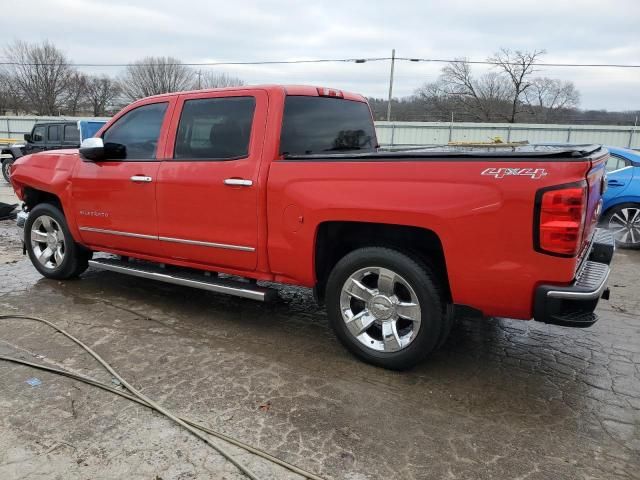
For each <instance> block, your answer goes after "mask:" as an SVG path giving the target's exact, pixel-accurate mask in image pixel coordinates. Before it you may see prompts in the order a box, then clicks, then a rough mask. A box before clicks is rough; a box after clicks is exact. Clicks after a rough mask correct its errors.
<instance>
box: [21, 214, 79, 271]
mask: <svg viewBox="0 0 640 480" xmlns="http://www.w3.org/2000/svg"><path fill="white" fill-rule="evenodd" d="M24 241H25V244H26V246H27V252H28V253H29V258H30V259H31V263H33V266H34V267H36V270H38V271H39V272H40V273H41V274H42V275H43V276H45V277H47V278H53V279H56V280H65V279H67V278H72V277H77V276H78V275H80V274H81V273H82V272H84V271H85V270H86V269H87V267H88V266H89V263H88V262H89V259H90V258H91V252H90V251H88V250H86V249H84V248H83V247H82V246H80V245H78V244H77V243H76V242H75V240H74V239H73V237H72V236H71V233H70V232H69V228H68V227H67V222H66V220H65V218H64V214H63V213H62V212H61V211H60V209H59V208H57V207H56V206H54V205H51V204H49V203H41V204H39V205H36V206H35V207H34V208H33V209H32V210H31V212H29V217H28V218H27V221H26V223H25V226H24Z"/></svg>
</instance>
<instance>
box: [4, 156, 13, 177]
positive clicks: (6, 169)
mask: <svg viewBox="0 0 640 480" xmlns="http://www.w3.org/2000/svg"><path fill="white" fill-rule="evenodd" d="M11 164H13V158H5V159H4V160H3V161H2V176H3V177H4V179H5V180H6V181H7V182H8V181H9V168H10V167H11Z"/></svg>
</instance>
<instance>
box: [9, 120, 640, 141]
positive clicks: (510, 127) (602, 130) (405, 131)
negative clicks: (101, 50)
mask: <svg viewBox="0 0 640 480" xmlns="http://www.w3.org/2000/svg"><path fill="white" fill-rule="evenodd" d="M89 119H91V118H90V117H2V116H0V138H16V139H22V138H23V135H24V134H25V133H29V132H31V127H33V124H34V123H36V121H45V120H89ZM100 119H101V120H106V119H107V118H106V117H100ZM638 130H640V129H636V127H634V126H630V127H616V126H610V125H545V124H529V123H515V124H512V123H446V122H376V131H377V133H378V141H379V142H380V144H381V145H382V146H392V145H442V144H446V143H448V142H487V141H491V140H492V139H494V138H496V137H498V138H500V139H501V140H502V141H504V142H511V141H513V142H515V141H521V140H528V141H529V142H530V143H545V142H567V143H602V144H604V145H611V146H615V147H627V148H640V131H638Z"/></svg>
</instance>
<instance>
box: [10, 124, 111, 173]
mask: <svg viewBox="0 0 640 480" xmlns="http://www.w3.org/2000/svg"><path fill="white" fill-rule="evenodd" d="M104 123H105V122H104V121H101V120H88V121H87V120H81V121H78V120H66V121H51V122H42V123H36V124H35V125H34V126H33V129H32V130H31V133H25V134H24V140H25V143H23V144H13V145H10V146H8V147H3V148H2V149H1V151H0V154H1V155H0V159H1V160H2V175H3V176H4V179H5V180H6V181H7V182H8V181H9V167H10V166H11V164H12V163H13V162H14V160H15V159H16V158H20V157H22V156H24V155H29V154H31V153H36V152H41V151H43V150H58V149H61V148H78V147H80V143H81V142H82V138H83V137H84V138H88V137H91V136H93V135H94V134H95V133H96V131H98V129H99V128H100V127H101V126H102V125H104Z"/></svg>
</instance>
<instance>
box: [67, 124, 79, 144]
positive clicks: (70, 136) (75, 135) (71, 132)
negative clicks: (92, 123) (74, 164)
mask: <svg viewBox="0 0 640 480" xmlns="http://www.w3.org/2000/svg"><path fill="white" fill-rule="evenodd" d="M64 141H65V142H78V143H80V130H78V127H77V126H75V125H65V126H64Z"/></svg>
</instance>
